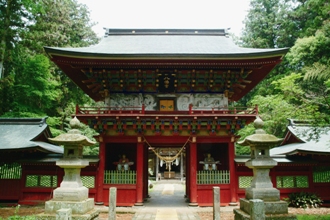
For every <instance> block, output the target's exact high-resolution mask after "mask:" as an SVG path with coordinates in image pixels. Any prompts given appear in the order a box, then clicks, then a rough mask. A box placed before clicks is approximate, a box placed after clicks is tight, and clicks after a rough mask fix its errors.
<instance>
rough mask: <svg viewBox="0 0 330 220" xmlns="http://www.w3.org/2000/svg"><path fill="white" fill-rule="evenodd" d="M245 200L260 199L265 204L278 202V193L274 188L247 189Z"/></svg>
mask: <svg viewBox="0 0 330 220" xmlns="http://www.w3.org/2000/svg"><path fill="white" fill-rule="evenodd" d="M245 198H246V199H248V200H249V199H261V200H263V201H265V202H272V201H279V200H280V191H279V190H278V189H276V188H247V189H246V190H245Z"/></svg>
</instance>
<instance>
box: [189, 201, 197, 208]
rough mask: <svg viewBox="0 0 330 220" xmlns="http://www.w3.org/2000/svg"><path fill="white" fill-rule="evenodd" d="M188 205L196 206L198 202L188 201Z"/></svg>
mask: <svg viewBox="0 0 330 220" xmlns="http://www.w3.org/2000/svg"><path fill="white" fill-rule="evenodd" d="M189 206H194V207H196V206H198V203H197V202H190V203H189Z"/></svg>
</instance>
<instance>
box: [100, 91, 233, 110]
mask: <svg viewBox="0 0 330 220" xmlns="http://www.w3.org/2000/svg"><path fill="white" fill-rule="evenodd" d="M157 102H158V99H157V98H156V97H155V96H154V95H150V94H145V95H143V94H141V93H140V94H130V95H128V94H111V95H110V99H106V100H105V104H106V105H108V106H110V107H111V108H112V109H113V110H119V109H126V110H138V109H141V107H142V104H144V106H145V110H149V111H152V110H157V109H156V108H157ZM190 104H192V105H193V109H195V110H211V109H212V108H214V109H217V110H220V109H227V108H228V98H227V97H225V96H224V95H223V94H183V95H178V96H177V99H176V108H177V110H179V111H180V110H181V111H182V110H184V111H187V110H189V105H190Z"/></svg>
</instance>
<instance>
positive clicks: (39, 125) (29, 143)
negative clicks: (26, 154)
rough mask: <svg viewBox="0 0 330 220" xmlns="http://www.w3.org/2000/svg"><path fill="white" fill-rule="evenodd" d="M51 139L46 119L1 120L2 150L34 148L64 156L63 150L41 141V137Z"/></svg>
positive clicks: (0, 143)
mask: <svg viewBox="0 0 330 220" xmlns="http://www.w3.org/2000/svg"><path fill="white" fill-rule="evenodd" d="M41 135H44V136H45V137H46V138H48V137H51V133H50V130H49V127H48V125H47V123H46V118H33V119H32V118H25V119H22V118H0V139H1V142H0V150H24V149H30V148H34V149H37V150H38V151H41V152H45V153H57V154H63V152H64V151H63V148H62V147H60V146H56V145H53V144H50V143H49V142H45V141H40V140H39V138H38V137H39V136H41Z"/></svg>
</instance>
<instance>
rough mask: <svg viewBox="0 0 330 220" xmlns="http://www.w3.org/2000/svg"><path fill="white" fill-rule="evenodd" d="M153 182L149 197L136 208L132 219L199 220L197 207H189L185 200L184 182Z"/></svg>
mask: <svg viewBox="0 0 330 220" xmlns="http://www.w3.org/2000/svg"><path fill="white" fill-rule="evenodd" d="M153 184H154V187H153V188H152V189H150V190H149V195H150V198H149V199H148V200H147V201H145V202H144V206H143V207H140V208H138V209H137V210H136V213H135V216H134V218H133V220H165V219H171V220H172V219H173V220H188V219H189V220H200V218H199V216H198V214H197V211H198V209H199V208H198V207H189V206H188V203H187V202H186V199H185V197H184V195H185V184H184V182H181V181H178V180H162V181H159V182H155V183H153ZM210 211H212V210H210Z"/></svg>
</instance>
